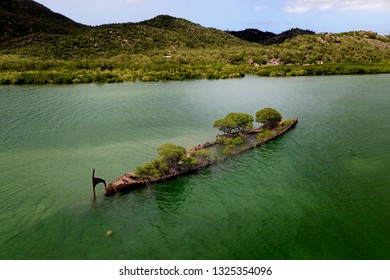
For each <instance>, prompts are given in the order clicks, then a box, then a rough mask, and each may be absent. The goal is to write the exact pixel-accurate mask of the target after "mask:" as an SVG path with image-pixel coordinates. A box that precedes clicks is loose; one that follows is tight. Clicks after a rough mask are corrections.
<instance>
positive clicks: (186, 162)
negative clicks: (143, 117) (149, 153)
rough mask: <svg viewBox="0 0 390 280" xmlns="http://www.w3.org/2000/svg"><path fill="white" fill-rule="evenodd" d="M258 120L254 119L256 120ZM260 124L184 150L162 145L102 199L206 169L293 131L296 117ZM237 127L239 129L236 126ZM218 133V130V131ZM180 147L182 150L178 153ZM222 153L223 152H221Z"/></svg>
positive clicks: (114, 182)
mask: <svg viewBox="0 0 390 280" xmlns="http://www.w3.org/2000/svg"><path fill="white" fill-rule="evenodd" d="M229 115H230V114H229ZM229 115H228V116H229ZM258 119H260V118H258ZM258 119H256V120H257V121H258ZM219 121H221V120H219ZM252 121H253V118H252ZM262 123H263V126H262V127H261V128H253V126H251V127H248V126H247V127H246V129H242V130H240V129H237V130H236V131H237V132H236V134H235V136H234V137H233V138H232V137H229V136H231V135H232V134H231V131H230V132H224V134H223V135H219V136H217V141H215V142H206V143H204V144H199V145H197V146H194V147H189V148H187V149H184V148H181V147H178V146H174V145H172V144H165V145H162V146H160V147H159V148H158V152H159V155H160V157H159V158H157V159H156V160H154V161H153V162H151V163H148V164H145V165H144V166H141V167H137V169H136V170H135V171H134V172H128V173H125V174H123V175H122V176H121V177H119V178H117V179H116V180H115V181H113V182H110V183H108V185H107V188H106V189H105V193H104V194H105V196H110V195H114V194H115V193H117V192H125V191H129V190H132V189H136V188H139V187H142V186H147V185H150V184H152V183H157V182H161V181H164V180H168V179H173V178H176V177H178V176H180V175H184V174H187V173H191V172H195V171H197V170H200V169H203V168H206V167H208V166H210V165H212V164H214V163H216V162H218V161H221V160H225V159H227V158H230V157H231V156H233V155H236V154H240V153H243V152H245V151H247V150H250V149H253V148H256V147H259V146H261V145H263V144H265V143H267V142H269V141H271V140H273V139H275V138H278V137H279V136H281V135H283V134H284V133H286V132H287V131H289V130H290V129H291V128H293V127H294V126H295V125H296V124H297V123H298V118H296V119H291V120H282V121H278V122H276V124H275V123H274V124H272V123H271V124H267V123H266V122H262ZM216 124H217V125H220V124H221V122H219V123H217V122H216V123H215V124H214V126H217V125H216ZM229 125H230V123H229ZM237 127H238V128H239V126H237ZM219 129H220V128H219ZM220 130H221V131H222V129H220ZM232 143H233V144H232ZM169 145H171V146H169ZM180 148H181V149H183V150H180ZM222 150H223V152H221V151H222ZM172 151H173V152H172ZM172 162H175V164H173V163H172ZM155 170H157V171H155ZM158 170H160V171H161V172H158Z"/></svg>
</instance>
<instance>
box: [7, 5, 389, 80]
mask: <svg viewBox="0 0 390 280" xmlns="http://www.w3.org/2000/svg"><path fill="white" fill-rule="evenodd" d="M0 15H1V18H0V20H1V25H0V31H1V33H0V34H1V35H2V37H1V40H2V42H1V44H0V84H47V83H80V82H83V83H87V82H121V81H137V80H141V81H158V80H185V79H221V78H236V77H243V76H245V75H246V74H252V75H260V76H296V75H301V76H302V75H334V74H356V73H360V74H363V73H390V36H383V35H379V34H377V33H375V32H367V31H356V32H348V33H340V34H332V33H321V34H314V33H313V32H312V31H308V30H301V29H291V30H288V31H286V32H283V33H281V34H274V33H271V32H262V31H259V30H255V29H247V30H244V31H240V32H236V33H233V32H230V33H228V32H224V31H221V30H218V29H215V28H206V27H203V26H201V25H199V24H196V23H193V22H190V21H188V20H185V19H180V18H175V17H171V16H168V15H161V16H157V17H155V18H153V19H150V20H145V21H142V22H138V23H124V24H107V25H101V26H96V27H89V26H84V25H81V24H78V23H76V22H74V21H72V20H70V19H68V18H66V17H64V16H62V15H59V14H56V13H54V12H52V11H50V10H49V9H47V8H45V7H44V6H42V5H40V4H37V3H35V2H34V1H31V0H3V1H2V2H1V4H0ZM232 34H234V35H232ZM238 37H240V38H238Z"/></svg>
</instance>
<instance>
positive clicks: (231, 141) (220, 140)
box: [216, 136, 244, 146]
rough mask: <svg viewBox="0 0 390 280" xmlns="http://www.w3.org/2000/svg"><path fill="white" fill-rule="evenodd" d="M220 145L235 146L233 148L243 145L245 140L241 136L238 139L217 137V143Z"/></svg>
mask: <svg viewBox="0 0 390 280" xmlns="http://www.w3.org/2000/svg"><path fill="white" fill-rule="evenodd" d="M216 142H217V143H218V144H221V145H233V146H236V145H239V144H242V143H244V138H242V137H241V136H237V137H234V138H233V137H227V138H225V137H217V141H216Z"/></svg>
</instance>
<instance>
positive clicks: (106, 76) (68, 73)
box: [0, 63, 390, 86]
mask: <svg viewBox="0 0 390 280" xmlns="http://www.w3.org/2000/svg"><path fill="white" fill-rule="evenodd" d="M389 73H390V63H378V64H377V63H373V64H364V63H362V64H322V65H314V64H313V65H299V66H298V65H293V66H291V65H279V66H259V67H255V66H252V65H229V64H226V65H224V66H223V68H222V69H219V70H216V69H215V65H202V66H201V67H198V66H196V65H194V66H186V67H181V68H180V67H172V68H168V69H163V70H148V69H143V68H142V69H137V70H130V69H114V70H104V71H101V70H96V69H79V70H72V69H66V68H65V69H50V70H49V69H48V70H40V71H38V70H27V71H17V70H0V86H1V85H64V84H89V83H96V84H101V83H105V84H108V83H124V82H160V81H161V82H164V81H191V80H222V79H234V78H243V77H245V76H246V75H252V76H259V77H302V76H335V75H369V74H389Z"/></svg>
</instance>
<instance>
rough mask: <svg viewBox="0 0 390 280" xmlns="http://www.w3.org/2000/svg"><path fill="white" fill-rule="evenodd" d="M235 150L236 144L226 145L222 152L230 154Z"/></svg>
mask: <svg viewBox="0 0 390 280" xmlns="http://www.w3.org/2000/svg"><path fill="white" fill-rule="evenodd" d="M235 152H236V146H235V145H227V146H226V147H225V149H224V150H223V154H224V155H226V156H231V155H233V154H234V153H235Z"/></svg>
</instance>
